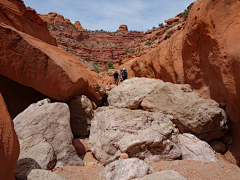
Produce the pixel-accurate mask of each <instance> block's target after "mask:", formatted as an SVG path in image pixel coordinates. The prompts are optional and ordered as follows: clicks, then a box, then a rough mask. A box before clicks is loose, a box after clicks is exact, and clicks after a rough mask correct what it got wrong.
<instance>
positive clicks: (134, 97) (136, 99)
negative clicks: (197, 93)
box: [108, 78, 164, 109]
mask: <svg viewBox="0 0 240 180" xmlns="http://www.w3.org/2000/svg"><path fill="white" fill-rule="evenodd" d="M163 85H164V82H163V81H161V80H159V79H148V78H131V79H127V80H125V81H123V82H122V83H121V84H120V85H119V86H117V87H115V88H114V89H112V90H111V91H110V92H109V94H108V103H109V106H114V107H118V108H129V109H137V108H138V107H139V105H140V103H141V102H142V100H143V99H144V98H145V97H146V96H147V95H148V94H150V93H151V92H152V91H154V89H155V88H157V87H161V86H163Z"/></svg>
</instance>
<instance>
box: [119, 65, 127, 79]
mask: <svg viewBox="0 0 240 180" xmlns="http://www.w3.org/2000/svg"><path fill="white" fill-rule="evenodd" d="M120 79H121V82H122V81H124V80H125V79H127V70H126V69H125V68H122V69H121V74H120Z"/></svg>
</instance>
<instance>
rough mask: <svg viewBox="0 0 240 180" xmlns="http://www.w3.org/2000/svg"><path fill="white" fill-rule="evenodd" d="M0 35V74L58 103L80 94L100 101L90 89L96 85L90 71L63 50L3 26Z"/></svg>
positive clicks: (0, 27)
mask: <svg viewBox="0 0 240 180" xmlns="http://www.w3.org/2000/svg"><path fill="white" fill-rule="evenodd" d="M0 36H1V37H2V43H1V44H0V73H1V74H2V75H4V76H6V77H8V78H10V79H12V80H14V81H16V82H18V83H20V84H23V85H25V86H28V87H32V88H34V89H36V90H37V91H39V92H41V93H42V94H44V95H47V96H48V97H51V98H53V99H57V100H61V101H68V100H69V99H70V98H71V97H73V96H78V95H82V94H85V95H87V96H88V97H89V98H90V99H91V100H93V101H95V102H98V99H100V96H99V95H97V94H96V92H95V91H94V89H93V87H92V85H93V84H97V82H96V80H95V79H94V77H93V76H92V75H91V71H90V70H88V69H86V68H85V67H84V66H83V65H82V63H81V62H79V60H78V59H76V58H74V57H73V56H71V55H69V53H67V52H66V51H63V50H61V49H59V48H58V47H55V46H51V45H49V44H47V43H44V42H43V41H40V40H38V39H36V38H34V37H32V36H30V35H27V34H25V33H22V32H20V31H17V30H15V29H14V28H12V27H10V26H7V25H4V24H3V23H0ZM34 62H38V63H37V65H36V63H34ZM97 98H98V99H97ZM98 103H100V102H98Z"/></svg>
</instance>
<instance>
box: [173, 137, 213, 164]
mask: <svg viewBox="0 0 240 180" xmlns="http://www.w3.org/2000/svg"><path fill="white" fill-rule="evenodd" d="M178 139H179V142H180V146H181V151H182V159H183V160H196V161H214V162H216V161H217V158H216V156H215V154H214V152H213V150H212V148H211V146H210V145H209V144H208V143H206V142H204V141H202V140H200V139H198V138H197V137H196V136H194V135H192V134H188V133H184V134H182V135H179V136H178Z"/></svg>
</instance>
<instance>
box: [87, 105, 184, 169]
mask: <svg viewBox="0 0 240 180" xmlns="http://www.w3.org/2000/svg"><path fill="white" fill-rule="evenodd" d="M89 146H90V149H91V151H92V152H93V154H94V155H95V157H96V158H97V159H98V160H99V161H100V162H101V163H102V164H103V165H106V164H109V163H110V162H112V161H114V160H116V159H119V157H120V155H121V153H127V154H128V156H129V157H130V158H131V157H137V158H139V159H142V160H144V161H145V162H147V163H153V162H158V161H160V160H174V159H176V158H178V157H179V156H181V150H180V147H179V146H178V139H177V130H176V129H175V128H174V127H173V124H172V122H171V121H170V119H169V118H168V117H167V116H165V115H163V114H161V113H150V112H146V111H142V110H129V109H117V108H114V107H108V108H98V109H97V110H96V113H95V117H94V119H93V120H92V125H91V130H90V137H89Z"/></svg>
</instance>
